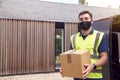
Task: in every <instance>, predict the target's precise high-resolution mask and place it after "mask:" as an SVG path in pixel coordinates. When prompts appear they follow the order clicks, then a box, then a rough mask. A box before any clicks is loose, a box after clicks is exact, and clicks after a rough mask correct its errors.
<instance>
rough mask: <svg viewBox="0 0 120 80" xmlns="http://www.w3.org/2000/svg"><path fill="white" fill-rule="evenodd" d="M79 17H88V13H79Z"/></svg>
mask: <svg viewBox="0 0 120 80" xmlns="http://www.w3.org/2000/svg"><path fill="white" fill-rule="evenodd" d="M80 17H90V15H89V14H87V13H86V14H82V15H80Z"/></svg>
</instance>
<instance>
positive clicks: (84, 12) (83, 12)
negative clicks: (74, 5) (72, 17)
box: [78, 11, 93, 20]
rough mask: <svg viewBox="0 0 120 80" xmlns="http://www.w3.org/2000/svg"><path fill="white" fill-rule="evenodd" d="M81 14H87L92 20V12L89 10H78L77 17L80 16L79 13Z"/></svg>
mask: <svg viewBox="0 0 120 80" xmlns="http://www.w3.org/2000/svg"><path fill="white" fill-rule="evenodd" d="M83 14H88V15H89V16H90V18H91V20H93V18H92V13H91V12H89V11H82V12H80V13H79V15H78V18H79V17H80V15H83Z"/></svg>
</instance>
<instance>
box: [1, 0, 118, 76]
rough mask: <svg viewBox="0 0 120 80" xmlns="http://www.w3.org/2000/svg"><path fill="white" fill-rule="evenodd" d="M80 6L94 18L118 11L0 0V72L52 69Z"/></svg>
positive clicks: (74, 29) (32, 0) (74, 26)
mask: <svg viewBox="0 0 120 80" xmlns="http://www.w3.org/2000/svg"><path fill="white" fill-rule="evenodd" d="M83 10H89V11H91V12H92V13H93V17H94V20H99V19H103V18H108V17H111V16H114V15H117V14H120V10H119V9H110V8H100V7H91V6H84V5H77V4H64V3H55V2H44V1H40V0H19V1H18V0H1V1H0V75H11V74H26V73H38V72H50V71H55V68H56V65H55V64H56V62H55V60H56V52H57V51H58V52H59V50H60V52H62V51H66V50H69V45H70V39H69V38H70V36H71V35H72V34H74V33H76V32H77V31H78V24H77V23H78V14H79V12H81V11H83ZM57 38H58V39H57ZM57 40H58V41H59V40H60V43H61V44H59V45H60V46H59V45H57V44H58V43H56V42H57ZM57 46H58V47H60V49H58V50H57V48H58V47H57ZM60 52H59V53H60ZM57 56H58V55H57Z"/></svg>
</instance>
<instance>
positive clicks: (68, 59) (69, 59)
mask: <svg viewBox="0 0 120 80" xmlns="http://www.w3.org/2000/svg"><path fill="white" fill-rule="evenodd" d="M71 59H72V58H71V54H67V62H68V63H72V60H71Z"/></svg>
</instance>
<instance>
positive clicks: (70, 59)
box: [60, 50, 90, 78]
mask: <svg viewBox="0 0 120 80" xmlns="http://www.w3.org/2000/svg"><path fill="white" fill-rule="evenodd" d="M60 63H61V69H62V73H63V76H65V77H74V78H83V74H82V72H83V71H84V70H85V67H84V64H90V52H89V51H88V50H77V51H74V50H69V51H66V52H64V53H62V54H60Z"/></svg>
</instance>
